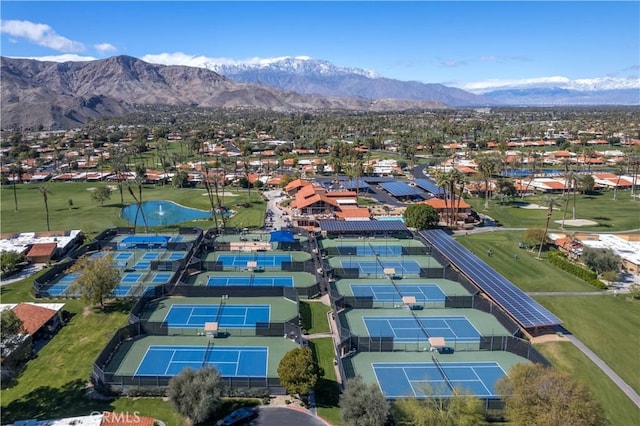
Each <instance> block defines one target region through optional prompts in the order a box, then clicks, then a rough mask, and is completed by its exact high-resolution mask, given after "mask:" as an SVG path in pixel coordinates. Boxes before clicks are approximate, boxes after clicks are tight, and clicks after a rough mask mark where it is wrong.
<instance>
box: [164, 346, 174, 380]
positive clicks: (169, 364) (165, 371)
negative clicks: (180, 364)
mask: <svg viewBox="0 0 640 426" xmlns="http://www.w3.org/2000/svg"><path fill="white" fill-rule="evenodd" d="M175 356H176V351H175V350H174V351H173V352H171V359H170V360H169V363H168V364H167V367H166V368H165V369H164V376H166V375H167V372H168V371H169V367H171V364H172V363H173V358H174V357H175Z"/></svg>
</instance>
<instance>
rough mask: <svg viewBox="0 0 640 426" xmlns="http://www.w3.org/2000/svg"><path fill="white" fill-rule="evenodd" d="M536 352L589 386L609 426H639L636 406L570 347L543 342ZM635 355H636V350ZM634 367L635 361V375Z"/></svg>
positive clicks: (558, 343)
mask: <svg viewBox="0 0 640 426" xmlns="http://www.w3.org/2000/svg"><path fill="white" fill-rule="evenodd" d="M536 349H539V350H540V351H541V352H542V354H543V355H544V356H545V357H546V358H547V359H548V360H549V361H551V363H552V364H553V365H554V367H556V368H558V369H559V370H562V371H565V372H567V373H569V374H571V375H572V376H574V377H576V378H577V379H578V380H580V381H582V382H583V383H586V384H587V386H589V388H590V389H591V392H592V393H593V395H594V397H595V398H596V400H598V401H599V402H600V404H601V406H602V409H603V410H604V413H605V415H606V417H607V419H609V421H610V422H611V425H612V426H626V425H634V424H640V411H638V407H636V406H635V405H634V404H633V402H632V401H631V400H630V399H629V398H627V396H626V395H625V394H624V393H622V391H621V390H620V389H619V388H618V387H617V386H616V385H615V384H614V383H613V382H612V381H611V380H609V378H608V377H607V376H606V375H605V374H604V373H603V372H602V370H600V369H599V368H598V367H596V365H595V364H594V363H593V362H591V360H590V359H588V358H587V357H586V356H585V355H584V354H583V353H582V352H580V350H578V349H577V348H576V347H575V346H574V345H573V344H571V343H569V342H551V343H543V344H539V345H536ZM635 352H636V354H637V351H635ZM637 367H638V366H637V361H636V375H637V371H638V368H637ZM636 380H637V379H636Z"/></svg>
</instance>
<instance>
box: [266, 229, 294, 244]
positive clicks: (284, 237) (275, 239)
mask: <svg viewBox="0 0 640 426" xmlns="http://www.w3.org/2000/svg"><path fill="white" fill-rule="evenodd" d="M269 242H271V243H295V242H296V240H295V238H294V236H293V232H291V231H285V230H280V231H273V232H271V237H270V239H269Z"/></svg>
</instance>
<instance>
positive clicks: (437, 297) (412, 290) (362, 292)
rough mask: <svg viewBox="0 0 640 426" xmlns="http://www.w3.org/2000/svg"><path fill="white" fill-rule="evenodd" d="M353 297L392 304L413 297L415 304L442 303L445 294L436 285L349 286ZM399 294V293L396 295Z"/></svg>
mask: <svg viewBox="0 0 640 426" xmlns="http://www.w3.org/2000/svg"><path fill="white" fill-rule="evenodd" d="M350 287H351V292H352V293H353V295H354V296H355V297H373V300H374V301H375V302H393V301H397V300H400V299H401V298H402V297H405V296H413V297H415V298H416V302H417V303H420V302H444V300H445V294H444V293H443V292H442V290H440V287H438V285H437V284H399V285H397V286H393V285H365V284H351V286H350ZM398 292H399V293H398Z"/></svg>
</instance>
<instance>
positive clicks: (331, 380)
mask: <svg viewBox="0 0 640 426" xmlns="http://www.w3.org/2000/svg"><path fill="white" fill-rule="evenodd" d="M309 347H310V348H311V350H312V351H313V353H314V356H315V357H316V360H317V362H318V365H319V366H320V367H322V369H323V370H324V377H323V378H322V379H320V382H319V383H318V385H317V386H316V406H317V411H318V415H319V416H320V417H322V418H323V419H325V420H327V421H328V422H329V423H331V424H332V425H334V426H342V425H346V423H345V422H344V420H342V417H341V414H340V407H339V406H338V402H339V398H340V390H339V387H338V383H337V381H336V373H335V367H334V365H333V360H334V358H335V352H334V349H333V339H332V338H331V337H325V338H322V339H313V340H310V341H309Z"/></svg>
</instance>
